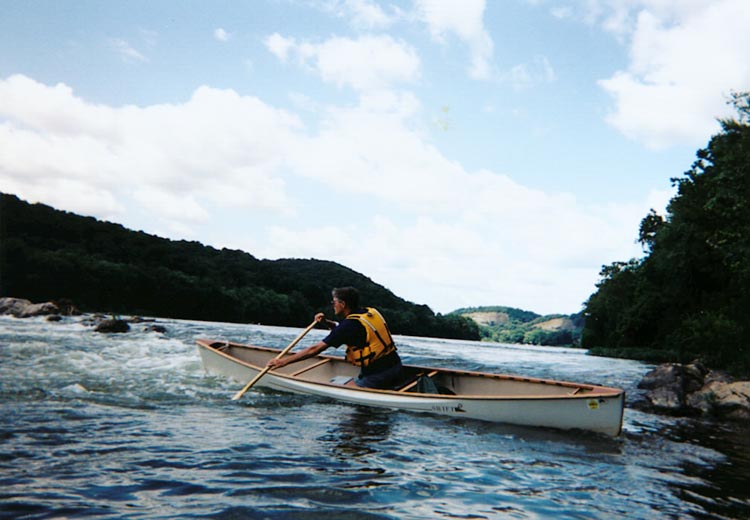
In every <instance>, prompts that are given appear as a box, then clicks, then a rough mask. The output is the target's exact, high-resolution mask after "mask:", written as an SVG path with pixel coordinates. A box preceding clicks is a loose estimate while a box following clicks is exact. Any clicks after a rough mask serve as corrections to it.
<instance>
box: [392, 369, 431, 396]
mask: <svg viewBox="0 0 750 520" xmlns="http://www.w3.org/2000/svg"><path fill="white" fill-rule="evenodd" d="M437 374H438V371H437V370H433V371H432V372H430V373H428V374H425V373H424V372H420V373H418V374H417V375H416V376H414V378H413V379H411V380H410V381H409V382H408V383H406V384H405V385H404V386H402V387H401V388H399V389H398V390H397V391H398V392H399V393H403V392H408V391H409V390H411V389H412V388H414V387H415V386H417V385H418V384H419V380H420V379H421V378H423V377H427V378H428V379H429V378H431V377H434V376H436V375H437Z"/></svg>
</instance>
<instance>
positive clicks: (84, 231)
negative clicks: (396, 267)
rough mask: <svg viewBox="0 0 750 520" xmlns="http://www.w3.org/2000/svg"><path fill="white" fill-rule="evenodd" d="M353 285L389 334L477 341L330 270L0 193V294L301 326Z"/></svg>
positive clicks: (452, 322)
mask: <svg viewBox="0 0 750 520" xmlns="http://www.w3.org/2000/svg"><path fill="white" fill-rule="evenodd" d="M349 285H351V286H354V287H357V288H358V289H359V291H360V293H361V295H362V300H363V303H364V304H367V305H372V306H374V307H377V308H378V309H379V310H381V312H383V314H384V315H385V316H386V318H387V320H388V324H389V325H390V327H391V330H392V332H393V333H394V334H408V335H414V336H428V337H441V338H455V339H480V334H479V328H478V326H477V325H476V324H475V323H474V322H473V321H472V320H470V319H468V318H463V317H461V316H457V315H451V316H443V315H441V314H437V315H436V314H435V313H434V312H433V311H432V310H431V309H430V308H429V307H428V306H427V305H418V304H415V303H412V302H408V301H406V300H404V299H403V298H399V297H398V296H396V295H395V294H393V293H392V292H391V291H390V290H388V289H387V288H385V287H383V286H382V285H380V284H377V283H375V282H374V281H372V280H371V279H370V278H368V277H366V276H365V275H363V274H360V273H357V272H356V271H353V270H351V269H349V268H347V267H345V266H342V265H339V264H337V263H335V262H330V261H326V260H314V259H282V260H259V259H257V258H255V257H254V256H252V255H251V254H249V253H246V252H243V251H237V250H230V249H221V250H218V249H215V248H213V247H209V246H205V245H202V244H200V243H198V242H188V241H184V240H180V241H174V240H168V239H165V238H161V237H157V236H154V235H149V234H147V233H144V232H142V231H131V230H129V229H126V228H124V227H123V226H121V225H119V224H112V223H109V222H101V221H99V220H96V219H94V218H91V217H82V216H80V215H75V214H73V213H69V212H65V211H60V210H56V209H54V208H51V207H49V206H46V205H44V204H29V203H27V202H25V201H22V200H20V199H19V198H18V197H16V196H14V195H7V194H1V193H0V296H14V297H19V298H26V299H29V300H32V301H54V300H59V299H68V300H72V302H73V303H74V304H76V305H77V306H78V307H79V308H80V309H81V310H83V311H91V312H107V313H122V314H140V315H146V316H158V317H171V318H185V319H197V320H206V321H227V322H240V323H263V324H268V325H288V326H303V325H307V324H308V323H309V322H310V321H311V319H312V317H313V316H314V314H315V313H316V312H319V311H323V312H326V313H327V315H329V316H330V315H331V312H332V310H331V306H330V301H331V292H330V291H331V289H332V288H333V287H342V286H349Z"/></svg>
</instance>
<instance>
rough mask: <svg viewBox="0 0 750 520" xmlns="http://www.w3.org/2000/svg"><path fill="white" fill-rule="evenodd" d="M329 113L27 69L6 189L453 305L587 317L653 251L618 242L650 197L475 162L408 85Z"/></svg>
mask: <svg viewBox="0 0 750 520" xmlns="http://www.w3.org/2000/svg"><path fill="white" fill-rule="evenodd" d="M321 113H322V114H323V117H324V119H323V120H322V121H320V124H319V126H318V128H319V129H320V130H319V131H318V132H317V133H314V134H311V133H309V131H308V130H307V129H305V128H304V127H303V126H302V125H301V124H300V122H299V120H298V119H297V118H296V117H295V116H294V115H292V114H289V113H288V112H285V111H282V110H277V109H274V108H273V107H270V106H268V105H266V104H265V103H263V102H261V101H260V100H258V99H257V98H254V97H250V96H241V95H239V94H237V93H236V92H234V91H231V90H218V89H213V88H209V87H200V88H199V89H197V90H196V91H195V93H194V94H193V96H192V97H191V98H190V99H189V100H188V101H186V102H185V103H181V104H164V105H151V106H146V107H135V106H127V107H121V108H114V107H108V106H100V105H93V104H90V103H87V102H86V101H85V100H83V99H80V98H78V97H76V96H75V95H74V94H73V92H72V91H71V89H70V88H68V87H67V86H65V85H57V86H54V87H50V86H46V85H42V84H40V83H38V82H35V81H34V80H32V79H29V78H26V77H23V76H13V77H11V78H8V79H6V80H0V121H2V124H0V190H2V191H5V192H10V193H15V194H17V195H18V196H20V197H22V198H24V199H27V200H39V201H43V202H45V203H48V204H52V205H53V206H55V207H58V208H61V209H67V210H71V211H77V212H82V213H84V214H93V215H94V216H97V217H100V218H108V219H109V220H115V221H118V222H121V223H124V224H125V225H128V219H129V218H133V217H132V215H134V214H139V215H144V221H147V222H148V226H147V228H146V230H147V231H149V232H158V230H161V229H168V230H170V233H171V235H170V236H174V233H176V234H178V235H179V236H182V237H192V236H193V235H195V234H196V233H195V230H196V229H197V228H203V229H204V231H203V234H202V235H201V236H200V238H201V240H202V241H204V242H205V243H210V244H212V245H218V246H228V247H244V248H245V249H246V250H248V251H249V252H250V253H252V254H254V255H257V256H262V257H270V258H278V257H285V256H286V257H288V256H292V257H303V258H304V257H316V258H324V259H330V260H334V261H338V262H341V263H342V264H344V265H347V266H349V267H351V268H353V269H355V270H357V271H359V272H362V273H366V274H367V276H370V277H371V278H373V279H375V280H377V281H378V282H379V283H383V284H384V285H386V286H388V287H390V288H392V289H393V290H395V291H396V292H397V293H398V294H399V295H402V296H404V297H407V298H410V299H413V300H414V301H429V302H431V304H432V305H434V306H435V310H438V311H441V312H446V311H449V310H452V309H453V308H455V307H458V306H461V305H469V304H471V305H478V304H512V305H514V306H523V307H526V308H529V309H530V310H534V311H536V312H567V311H570V312H573V311H576V310H578V309H579V306H580V303H581V302H582V301H583V299H585V298H586V297H587V296H588V295H589V294H591V292H592V291H593V288H594V285H593V284H594V282H595V277H596V274H597V273H598V271H599V268H600V267H601V265H602V264H604V263H609V262H611V261H614V260H617V259H623V258H629V257H630V256H632V255H634V254H637V252H638V251H639V250H638V248H637V246H636V245H635V244H634V243H632V241H631V242H627V243H626V244H624V245H623V243H622V238H621V237H623V236H632V237H633V239H635V236H636V233H637V223H638V221H639V220H640V218H642V217H643V216H644V215H645V214H646V212H647V211H648V208H649V205H648V203H649V202H652V201H646V200H644V202H643V204H639V205H630V206H603V207H582V206H581V205H580V204H579V203H577V201H576V200H575V198H574V197H572V196H571V195H566V194H550V193H545V192H543V191H540V190H534V189H529V188H527V187H525V186H523V185H521V184H519V183H517V182H515V181H514V180H513V179H511V178H510V177H508V176H507V175H503V174H502V173H501V172H493V171H489V170H480V171H467V170H466V169H465V168H464V167H463V166H462V165H461V164H460V163H458V162H456V161H453V160H450V159H449V158H447V157H445V156H444V155H443V154H442V153H441V152H440V151H439V150H438V149H437V148H435V147H434V146H433V145H432V144H431V143H430V142H428V141H425V139H424V135H423V134H422V132H421V129H420V127H419V126H418V125H416V123H415V122H417V121H421V120H422V118H421V117H420V114H421V105H420V103H419V102H418V100H417V99H416V98H415V97H414V96H413V95H412V94H408V93H396V92H390V91H386V90H370V91H367V92H365V93H363V95H362V96H361V98H360V102H359V104H358V105H357V106H354V107H350V108H337V107H328V108H327V109H326V110H325V111H323V112H321ZM296 208H299V210H298V211H300V214H299V215H297V214H296V213H295V209H296ZM222 212H224V213H230V214H231V217H232V218H231V221H226V222H224V221H223V222H222V223H217V222H216V219H217V218H218V217H217V214H218V213H222ZM229 226H236V229H238V230H239V232H238V233H232V234H230V232H228V231H225V232H221V231H217V230H216V228H222V227H224V228H228V227H229ZM206 229H208V231H206ZM233 229H234V228H233ZM363 234H364V235H366V239H363ZM222 235H224V236H225V237H226V236H230V238H228V239H227V238H223V239H222V238H221V236H222ZM539 302H544V303H543V304H540V303H539Z"/></svg>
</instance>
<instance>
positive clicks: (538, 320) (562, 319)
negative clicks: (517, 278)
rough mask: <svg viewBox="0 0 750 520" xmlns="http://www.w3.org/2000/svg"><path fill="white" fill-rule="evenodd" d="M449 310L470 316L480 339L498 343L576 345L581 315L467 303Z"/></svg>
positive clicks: (580, 327)
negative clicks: (547, 313)
mask: <svg viewBox="0 0 750 520" xmlns="http://www.w3.org/2000/svg"><path fill="white" fill-rule="evenodd" d="M451 314H455V315H458V316H463V317H466V318H471V319H472V320H474V321H475V322H476V323H477V325H479V331H480V333H481V335H482V338H483V339H487V340H490V341H497V342H500V343H521V344H529V345H551V346H563V345H564V346H578V345H580V341H581V331H582V329H583V317H582V315H580V314H573V315H563V314H552V315H547V316H542V315H540V314H537V313H535V312H531V311H524V310H521V309H516V308H513V307H503V306H494V307H469V308H464V309H458V310H456V311H453V312H452V313H451Z"/></svg>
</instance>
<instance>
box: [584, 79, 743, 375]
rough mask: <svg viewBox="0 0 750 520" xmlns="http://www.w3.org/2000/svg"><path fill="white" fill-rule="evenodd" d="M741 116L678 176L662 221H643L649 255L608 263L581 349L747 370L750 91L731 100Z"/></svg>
mask: <svg viewBox="0 0 750 520" xmlns="http://www.w3.org/2000/svg"><path fill="white" fill-rule="evenodd" d="M729 102H730V103H731V104H732V105H733V106H734V108H735V110H736V112H737V114H738V115H737V118H735V119H725V120H721V121H720V123H721V128H722V131H721V132H720V133H719V134H717V135H715V136H713V137H712V138H711V140H710V141H709V143H708V146H707V147H706V148H704V149H701V150H699V151H698V152H697V153H696V156H697V159H696V161H695V162H694V163H693V165H692V166H691V168H690V170H688V171H687V172H685V174H684V175H683V177H681V178H675V179H672V182H673V184H674V185H675V186H676V187H677V195H675V197H674V198H673V199H672V200H671V201H670V203H669V205H668V207H667V217H666V219H665V218H663V217H661V216H660V215H658V214H657V213H656V212H654V211H653V210H652V211H651V212H649V214H648V215H647V216H646V217H645V218H644V219H643V220H642V221H641V225H640V229H639V242H640V243H641V244H642V245H643V246H644V251H645V252H646V256H645V257H644V258H643V259H633V260H631V261H630V262H626V263H623V262H616V263H614V264H612V265H611V266H609V267H605V268H604V269H603V270H602V273H601V281H600V282H599V283H598V284H597V291H596V292H595V293H594V294H593V295H592V296H591V297H590V298H589V299H588V301H587V302H586V304H585V312H586V313H587V321H586V326H585V329H584V333H583V340H582V341H583V346H585V347H589V348H591V347H596V346H606V347H622V348H626V349H638V348H642V347H647V348H649V349H653V350H661V351H668V352H672V353H674V356H675V358H677V359H680V360H687V359H689V358H691V357H693V356H700V357H701V358H703V360H704V361H705V362H707V363H708V364H709V365H712V366H722V367H732V368H734V369H736V370H740V371H746V370H750V355H749V354H748V349H747V345H748V342H750V320H747V317H746V316H747V312H748V310H750V204H748V200H750V93H735V94H733V95H732V97H731V99H730V101H729Z"/></svg>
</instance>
